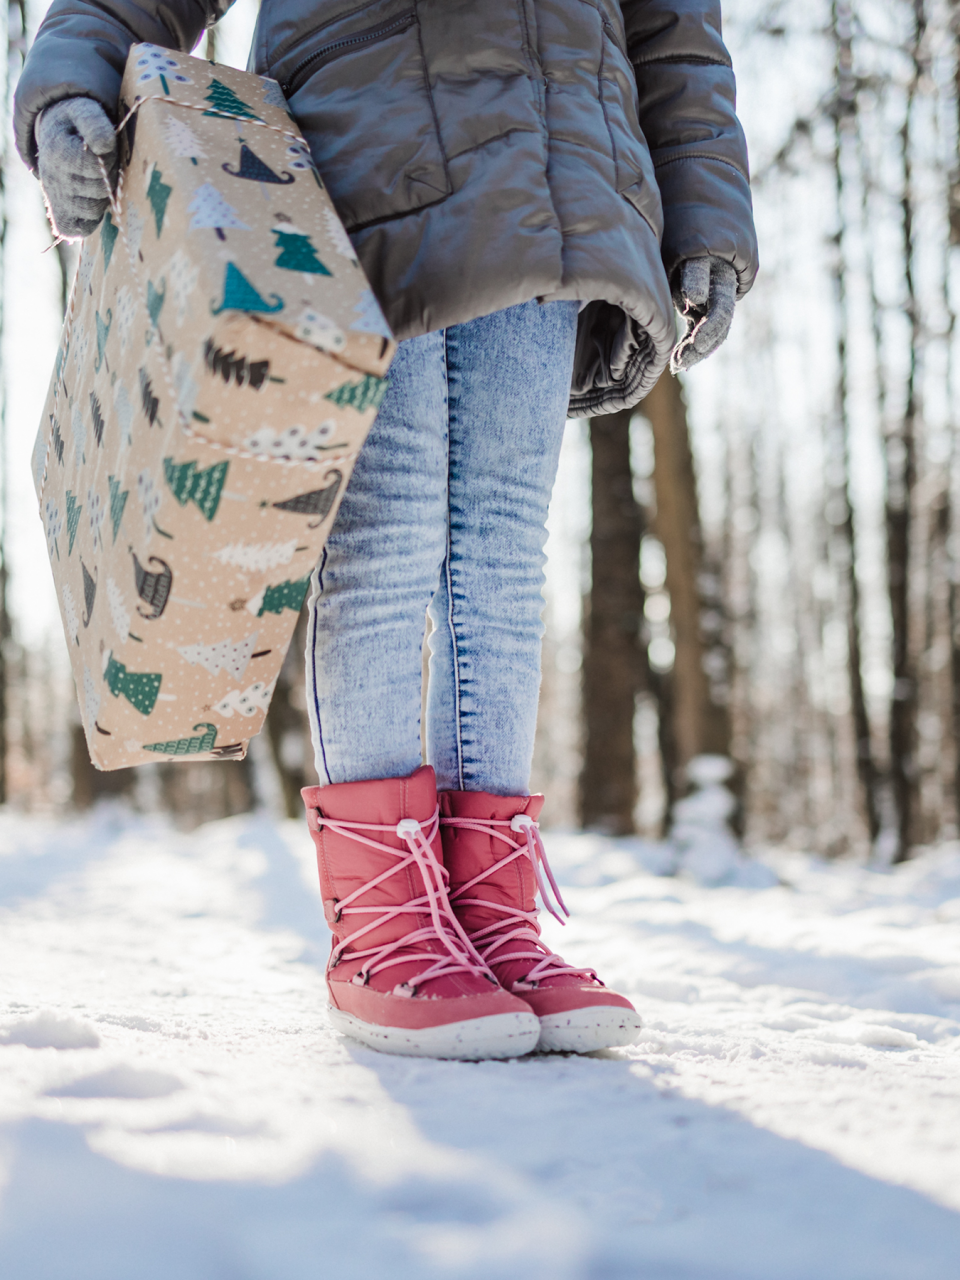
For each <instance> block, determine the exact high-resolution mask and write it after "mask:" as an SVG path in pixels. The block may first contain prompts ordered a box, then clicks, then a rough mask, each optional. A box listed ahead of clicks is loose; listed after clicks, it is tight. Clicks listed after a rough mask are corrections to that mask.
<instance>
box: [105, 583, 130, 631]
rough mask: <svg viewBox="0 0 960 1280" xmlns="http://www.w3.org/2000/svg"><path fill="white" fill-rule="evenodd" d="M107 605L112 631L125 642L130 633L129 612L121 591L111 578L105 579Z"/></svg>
mask: <svg viewBox="0 0 960 1280" xmlns="http://www.w3.org/2000/svg"><path fill="white" fill-rule="evenodd" d="M107 604H108V605H109V606H110V618H111V621H112V622H113V629H114V631H116V633H117V635H118V636H119V637H120V639H121V640H126V638H127V635H128V634H129V631H130V612H129V610H128V609H127V606H126V604H125V602H124V598H123V591H122V590H121V589H120V587H119V586H118V585H117V583H116V582H115V581H114V579H113V578H107Z"/></svg>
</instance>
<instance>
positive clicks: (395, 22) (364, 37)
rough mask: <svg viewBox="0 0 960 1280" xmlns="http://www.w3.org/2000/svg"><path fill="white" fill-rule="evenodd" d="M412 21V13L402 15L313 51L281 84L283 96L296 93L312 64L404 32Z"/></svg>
mask: <svg viewBox="0 0 960 1280" xmlns="http://www.w3.org/2000/svg"><path fill="white" fill-rule="evenodd" d="M414 21H415V18H414V15H413V13H404V14H401V15H400V17H399V18H391V19H390V21H388V22H381V23H379V25H377V26H375V27H369V28H368V29H367V30H366V31H358V32H357V34H356V35H353V36H344V37H343V38H342V39H340V40H332V41H331V42H330V44H325V45H322V46H321V47H320V48H319V49H314V51H313V53H311V54H309V55H308V56H307V57H306V58H304V59H302V61H300V62H298V63H297V65H296V66H295V67H294V68H293V70H292V71H291V72H290V75H289V76H288V77H287V78H286V80H285V81H284V82H283V85H282V88H283V92H284V94H286V95H287V96H288V97H289V96H290V94H292V93H296V91H297V89H299V88H300V83H302V81H303V79H304V75H303V73H304V72H305V71H306V70H307V69H308V68H309V67H312V66H313V65H314V63H317V62H322V61H323V60H324V59H325V58H329V57H331V56H333V55H334V54H338V53H341V52H343V51H344V50H346V49H352V48H353V47H354V46H356V45H360V44H368V43H369V42H370V41H371V40H376V39H378V38H380V37H381V36H392V35H396V34H397V33H398V32H400V31H406V29H407V28H408V27H412V26H413V23H414Z"/></svg>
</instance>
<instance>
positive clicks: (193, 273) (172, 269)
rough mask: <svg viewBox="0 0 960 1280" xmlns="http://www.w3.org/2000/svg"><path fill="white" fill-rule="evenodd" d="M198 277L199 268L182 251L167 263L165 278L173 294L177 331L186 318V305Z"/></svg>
mask: <svg viewBox="0 0 960 1280" xmlns="http://www.w3.org/2000/svg"><path fill="white" fill-rule="evenodd" d="M199 277H200V268H199V267H197V266H195V265H194V264H193V262H191V261H190V259H189V258H188V257H187V255H186V254H185V253H184V251H183V250H182V249H178V250H177V252H176V253H175V254H174V255H173V257H172V258H171V259H170V261H169V262H168V263H167V276H166V278H167V279H168V280H169V282H170V292H171V293H172V294H173V302H174V305H175V306H176V308H177V328H178V329H179V328H180V326H181V325H182V324H183V322H184V320H186V318H187V303H188V302H189V301H190V295H191V293H193V291H194V289H195V288H196V287H197V280H198V279H199Z"/></svg>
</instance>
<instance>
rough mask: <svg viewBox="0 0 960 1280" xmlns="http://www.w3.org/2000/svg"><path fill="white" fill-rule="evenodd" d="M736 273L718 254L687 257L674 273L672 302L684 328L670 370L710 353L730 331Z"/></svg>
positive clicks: (735, 290)
mask: <svg viewBox="0 0 960 1280" xmlns="http://www.w3.org/2000/svg"><path fill="white" fill-rule="evenodd" d="M736 301H737V273H736V271H735V270H734V269H733V267H732V266H731V264H730V263H729V262H725V261H724V260H723V259H722V258H688V259H687V260H686V262H683V263H681V264H680V269H679V271H678V272H677V273H676V275H675V277H674V285H673V303H674V306H675V307H676V308H677V310H678V311H679V312H680V314H681V316H683V318H684V319H685V320H686V322H687V332H686V333H685V334H684V335H683V337H682V338H681V339H680V341H679V342H678V343H677V345H676V346H675V347H674V349H673V355H672V356H671V357H670V371H671V373H674V374H677V373H680V371H681V370H683V369H692V368H693V366H694V365H695V364H699V363H700V361H701V360H705V359H706V358H707V356H709V355H712V354H713V352H714V351H716V349H717V347H719V346H720V344H721V343H722V342H723V341H724V339H725V338H726V336H727V334H728V333H729V332H730V325H731V323H732V321H733V308H734V306H735V305H736Z"/></svg>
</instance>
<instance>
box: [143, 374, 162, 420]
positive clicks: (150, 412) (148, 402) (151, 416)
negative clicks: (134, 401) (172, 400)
mask: <svg viewBox="0 0 960 1280" xmlns="http://www.w3.org/2000/svg"><path fill="white" fill-rule="evenodd" d="M138 372H139V374H140V405H141V407H142V408H143V412H144V416H145V417H146V419H147V421H148V422H149V423H150V425H151V427H152V426H153V425H154V424H155V423H156V421H157V414H158V412H159V410H160V401H159V399H158V397H157V396H155V395H154V394H153V383H152V382H151V381H150V378H149V376H148V375H147V371H146V369H143V368H141V369H139V370H138Z"/></svg>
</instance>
